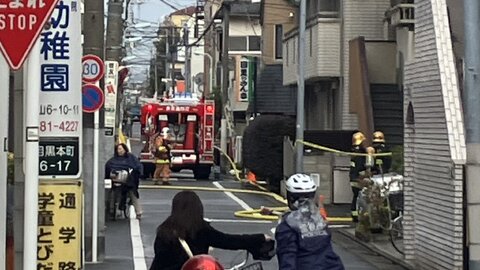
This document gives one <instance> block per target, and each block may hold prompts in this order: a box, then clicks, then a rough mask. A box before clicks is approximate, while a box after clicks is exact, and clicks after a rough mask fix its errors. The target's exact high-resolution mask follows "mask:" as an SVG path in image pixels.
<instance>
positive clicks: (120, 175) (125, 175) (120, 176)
mask: <svg viewBox="0 0 480 270" xmlns="http://www.w3.org/2000/svg"><path fill="white" fill-rule="evenodd" d="M116 175H117V177H116V178H115V179H114V180H113V182H116V183H121V184H125V183H127V181H128V179H129V178H130V173H129V172H128V171H126V170H121V171H116Z"/></svg>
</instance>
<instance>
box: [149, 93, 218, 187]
mask: <svg viewBox="0 0 480 270" xmlns="http://www.w3.org/2000/svg"><path fill="white" fill-rule="evenodd" d="M214 115H215V103H214V101H213V100H198V99H196V98H183V99H182V98H173V99H165V100H163V101H160V102H150V103H146V104H144V105H143V107H142V110H141V117H140V124H141V133H142V138H143V141H144V142H145V145H144V147H143V150H142V152H141V153H140V162H142V164H143V167H144V174H145V176H146V177H149V176H152V175H153V172H154V170H155V158H154V156H153V153H152V152H153V151H152V144H154V139H155V137H156V136H158V135H161V136H163V137H167V138H168V139H167V142H168V143H169V144H170V146H171V151H170V153H171V169H172V171H173V172H179V171H180V170H182V169H191V170H193V174H194V177H195V179H208V177H209V175H210V171H211V167H212V165H213V146H214V142H213V139H214V134H213V133H214V128H213V127H214V122H215V119H214ZM165 132H166V133H167V134H165Z"/></svg>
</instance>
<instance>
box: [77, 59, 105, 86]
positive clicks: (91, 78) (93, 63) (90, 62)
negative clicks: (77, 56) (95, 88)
mask: <svg viewBox="0 0 480 270" xmlns="http://www.w3.org/2000/svg"><path fill="white" fill-rule="evenodd" d="M104 73H105V67H104V64H103V61H102V59H100V57H98V56H96V55H93V54H88V55H85V56H83V57H82V81H83V82H85V83H96V82H97V81H99V80H100V79H101V78H102V77H103V74H104Z"/></svg>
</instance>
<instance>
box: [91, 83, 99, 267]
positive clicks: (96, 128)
mask: <svg viewBox="0 0 480 270" xmlns="http://www.w3.org/2000/svg"><path fill="white" fill-rule="evenodd" d="M95 85H97V86H99V83H98V82H97V83H95ZM99 128H100V112H99V110H96V111H95V112H94V114H93V183H92V184H93V202H92V203H93V206H92V208H93V209H92V262H94V263H95V262H97V242H98V240H97V236H98V162H99V161H98V151H99V150H98V149H99V147H98V146H99V138H100V130H99Z"/></svg>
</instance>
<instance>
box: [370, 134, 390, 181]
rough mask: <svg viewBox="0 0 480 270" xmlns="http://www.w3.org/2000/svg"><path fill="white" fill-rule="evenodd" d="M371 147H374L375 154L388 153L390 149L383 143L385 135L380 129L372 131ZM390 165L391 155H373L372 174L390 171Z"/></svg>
mask: <svg viewBox="0 0 480 270" xmlns="http://www.w3.org/2000/svg"><path fill="white" fill-rule="evenodd" d="M372 147H373V148H374V149H375V153H376V154H380V153H388V152H390V149H389V148H388V146H387V145H386V144H385V135H384V134H383V132H381V131H375V132H374V133H373V143H372ZM391 166H392V157H391V156H379V157H375V170H374V171H373V173H374V174H384V173H388V172H389V171H390V168H391Z"/></svg>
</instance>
